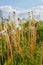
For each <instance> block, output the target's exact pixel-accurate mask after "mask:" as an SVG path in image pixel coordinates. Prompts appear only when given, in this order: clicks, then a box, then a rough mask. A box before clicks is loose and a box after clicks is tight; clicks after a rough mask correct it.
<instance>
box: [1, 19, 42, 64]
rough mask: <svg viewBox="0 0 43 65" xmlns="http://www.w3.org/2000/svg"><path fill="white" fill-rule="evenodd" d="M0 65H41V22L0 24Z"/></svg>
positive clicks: (29, 21)
mask: <svg viewBox="0 0 43 65" xmlns="http://www.w3.org/2000/svg"><path fill="white" fill-rule="evenodd" d="M18 21H19V20H18ZM0 65H43V21H39V22H37V21H35V20H28V21H26V22H23V23H22V22H19V24H18V27H16V25H15V22H14V23H12V21H11V20H9V22H6V20H4V22H1V23H0Z"/></svg>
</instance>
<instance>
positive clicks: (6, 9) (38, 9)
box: [0, 6, 43, 19]
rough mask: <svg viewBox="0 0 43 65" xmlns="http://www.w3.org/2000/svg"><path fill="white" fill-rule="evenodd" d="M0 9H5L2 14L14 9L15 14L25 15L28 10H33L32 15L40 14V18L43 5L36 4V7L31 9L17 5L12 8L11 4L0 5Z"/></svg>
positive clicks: (42, 12) (42, 15)
mask: <svg viewBox="0 0 43 65" xmlns="http://www.w3.org/2000/svg"><path fill="white" fill-rule="evenodd" d="M0 10H2V11H5V13H4V14H3V16H6V13H7V14H9V13H12V12H13V11H15V12H16V13H17V15H19V14H20V15H22V14H23V15H26V14H27V12H28V11H31V10H33V12H34V15H36V16H39V14H40V15H41V19H42V18H43V6H36V7H33V8H31V9H27V10H25V9H20V8H19V7H15V9H14V8H12V7H11V6H0Z"/></svg>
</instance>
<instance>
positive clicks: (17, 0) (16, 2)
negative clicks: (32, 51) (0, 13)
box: [0, 0, 43, 9]
mask: <svg viewBox="0 0 43 65" xmlns="http://www.w3.org/2000/svg"><path fill="white" fill-rule="evenodd" d="M6 5H8V6H9V5H10V6H12V7H13V8H16V9H30V8H32V7H36V6H42V5H43V0H0V6H6Z"/></svg>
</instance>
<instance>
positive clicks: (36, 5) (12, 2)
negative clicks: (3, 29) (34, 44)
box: [0, 0, 43, 19]
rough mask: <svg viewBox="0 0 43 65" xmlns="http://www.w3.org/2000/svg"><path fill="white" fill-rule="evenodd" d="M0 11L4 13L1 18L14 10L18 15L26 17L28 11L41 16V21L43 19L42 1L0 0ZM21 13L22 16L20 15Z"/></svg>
mask: <svg viewBox="0 0 43 65" xmlns="http://www.w3.org/2000/svg"><path fill="white" fill-rule="evenodd" d="M0 9H2V10H3V11H5V13H4V14H3V16H6V12H7V14H9V12H13V11H14V10H15V11H16V13H18V14H19V15H21V16H22V15H24V16H26V15H25V14H26V12H28V10H34V12H35V15H36V16H37V15H38V16H39V13H40V12H41V13H40V15H41V17H40V18H41V19H43V0H0ZM21 13H23V14H21Z"/></svg>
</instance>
